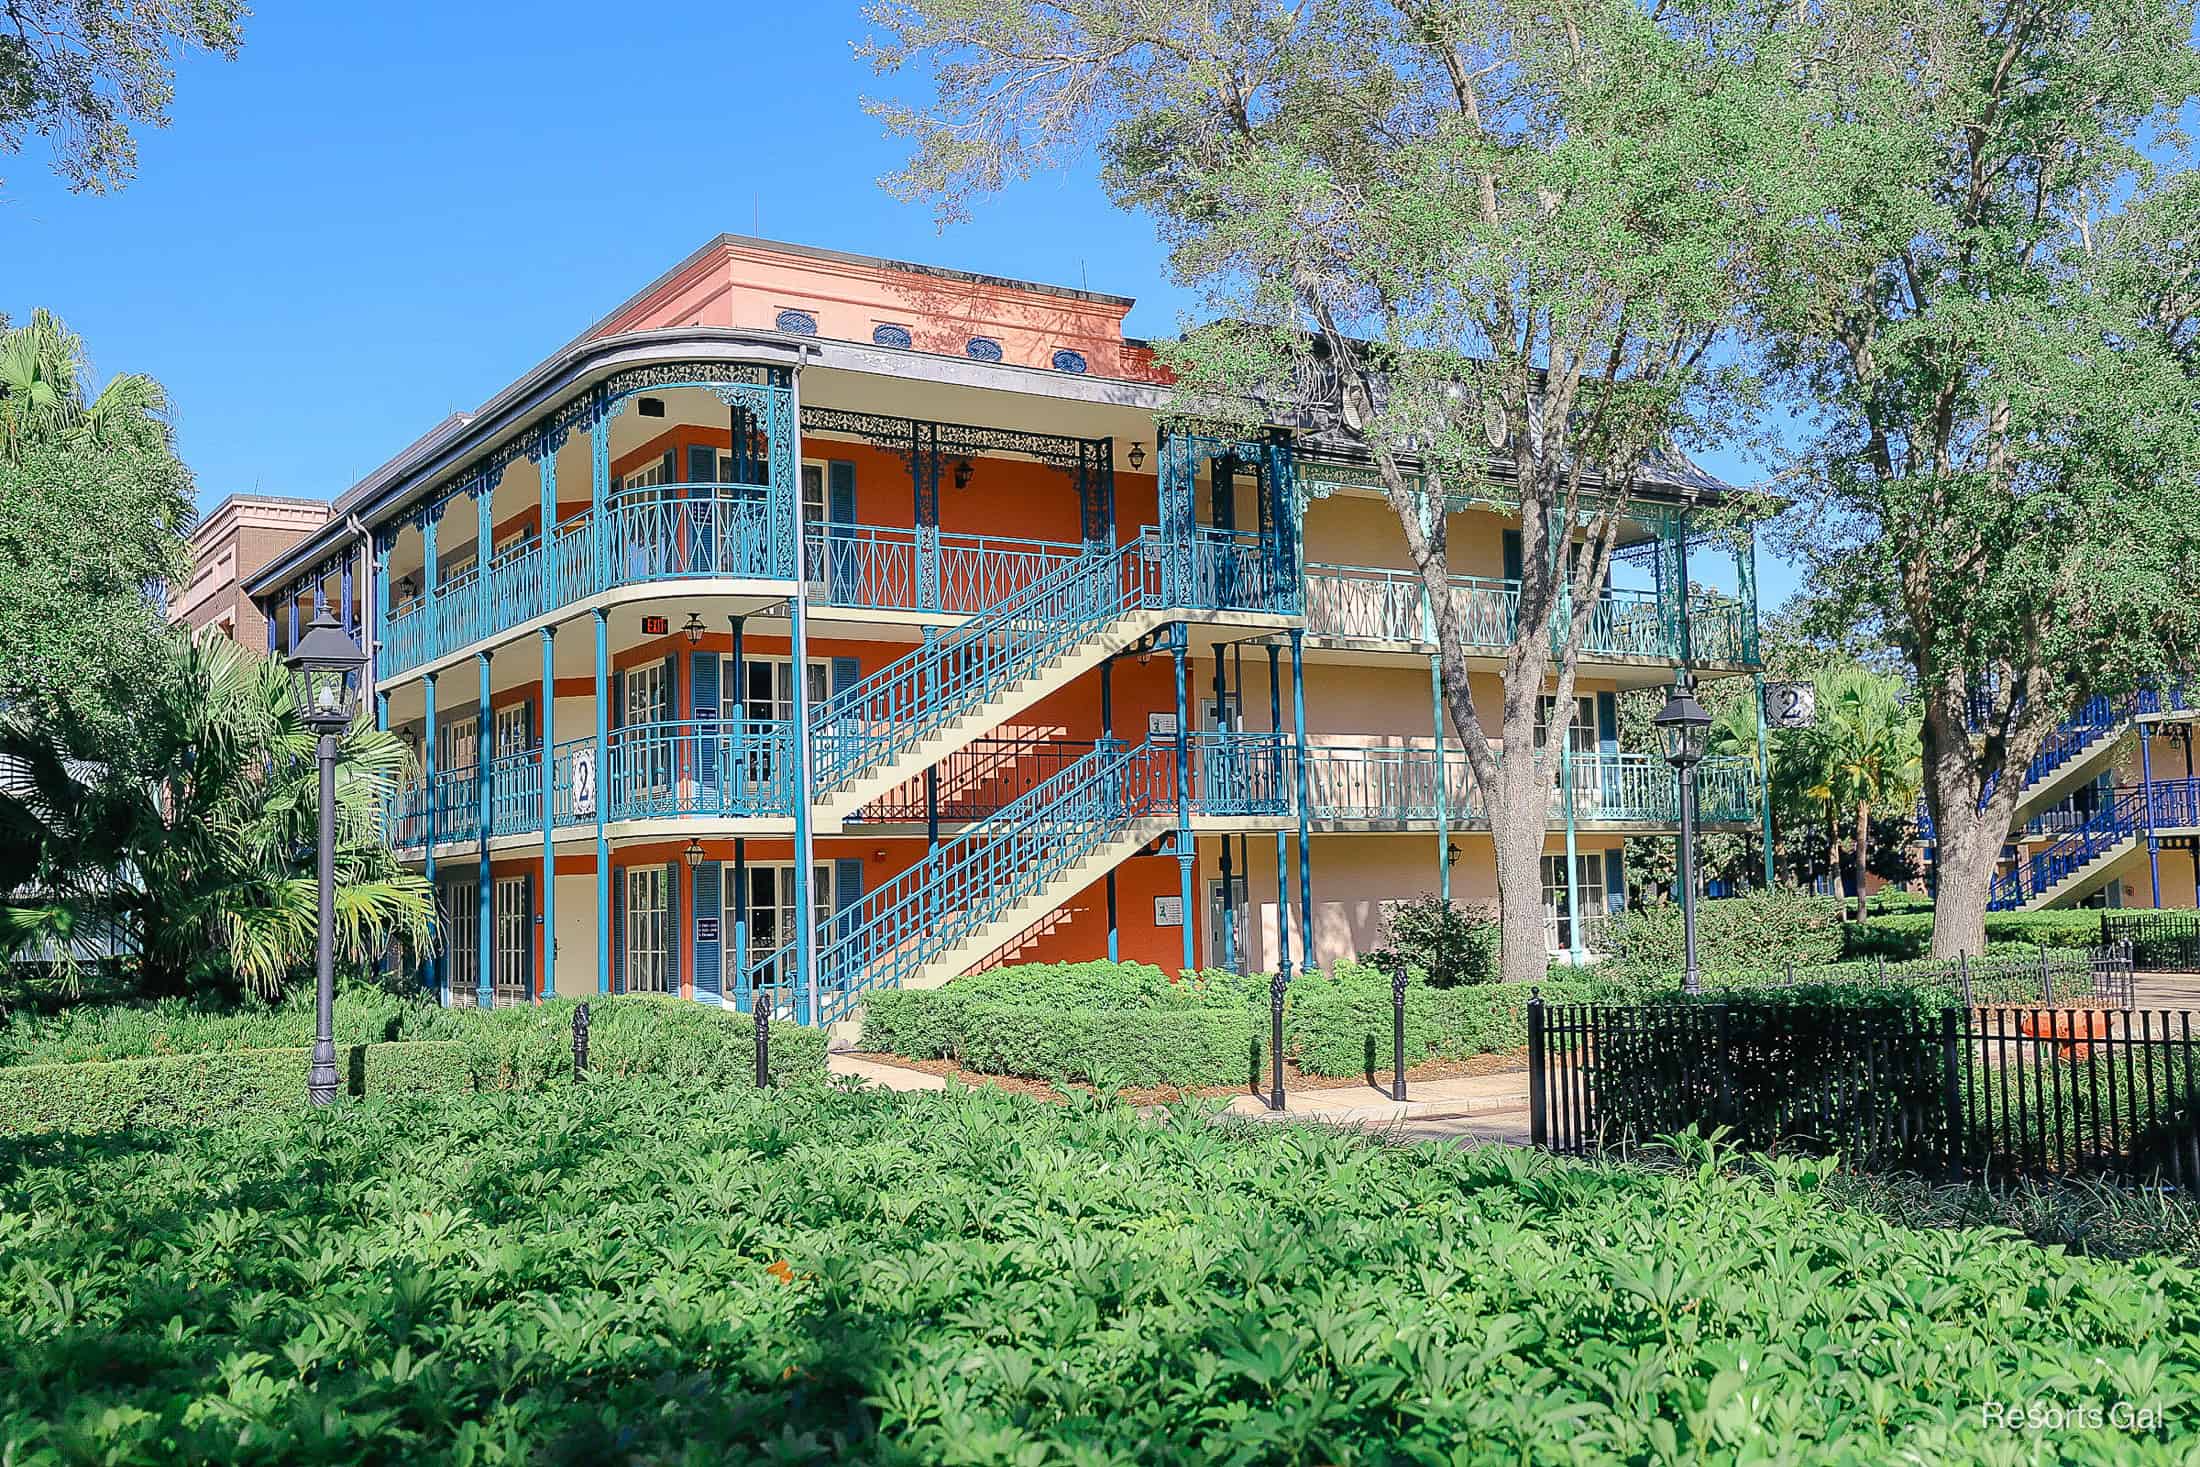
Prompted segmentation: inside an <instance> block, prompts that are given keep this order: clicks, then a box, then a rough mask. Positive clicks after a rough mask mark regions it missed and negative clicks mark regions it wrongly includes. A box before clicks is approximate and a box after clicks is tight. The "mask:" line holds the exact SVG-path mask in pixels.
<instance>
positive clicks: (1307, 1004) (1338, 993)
mask: <svg viewBox="0 0 2200 1467" xmlns="http://www.w3.org/2000/svg"><path fill="white" fill-rule="evenodd" d="M1538 992H1539V993H1541V994H1542V996H1543V998H1544V1000H1545V1001H1546V1002H1549V1003H1586V1002H1590V1001H1592V1000H1595V999H1600V998H1605V997H1608V996H1610V992H1611V990H1610V985H1608V984H1607V983H1605V982H1603V981H1602V980H1601V979H1600V978H1598V977H1597V976H1596V975H1595V974H1593V973H1591V972H1586V971H1585V972H1584V973H1582V974H1580V975H1577V976H1574V977H1571V978H1567V979H1553V980H1550V981H1547V982H1544V983H1542V984H1540V985H1537V986H1535V987H1534V988H1530V987H1528V986H1526V985H1522V984H1518V983H1479V984H1471V985H1467V986H1463V987H1457V988H1434V987H1431V986H1429V985H1428V984H1426V983H1423V982H1421V981H1419V975H1418V974H1409V981H1408V982H1407V984H1406V1063H1407V1065H1409V1066H1411V1065H1417V1064H1420V1063H1422V1062H1423V1061H1424V1060H1431V1059H1438V1060H1449V1059H1465V1058H1467V1057H1468V1056H1470V1055H1478V1054H1510V1053H1513V1052H1516V1051H1518V1050H1521V1049H1524V1048H1526V1047H1527V1043H1528V999H1529V997H1530V996H1531V995H1532V994H1533V993H1538ZM1392 1022H1393V1011H1392V1006H1391V986H1390V978H1389V976H1388V975H1387V974H1386V973H1385V972H1384V971H1383V970H1381V969H1379V968H1376V967H1372V966H1370V965H1368V964H1365V963H1339V964H1338V965H1337V966H1336V969H1335V970H1334V971H1332V972H1329V973H1319V972H1317V973H1314V974H1311V975H1308V976H1306V977H1302V978H1300V979H1299V980H1297V981H1296V982H1294V983H1293V984H1292V987H1291V999H1290V1003H1289V1005H1288V1006H1287V1007H1286V1009H1285V1011H1284V1026H1285V1027H1284V1038H1285V1042H1286V1044H1288V1045H1289V1046H1290V1050H1291V1057H1292V1058H1293V1059H1295V1060H1297V1061H1298V1063H1299V1066H1300V1068H1301V1069H1304V1070H1305V1071H1306V1072H1307V1073H1309V1074H1314V1075H1333V1076H1345V1075H1358V1074H1363V1073H1366V1071H1367V1069H1368V1056H1369V1054H1370V1053H1372V1054H1373V1055H1374V1058H1375V1069H1376V1070H1377V1071H1378V1072H1383V1071H1387V1070H1388V1069H1389V1067H1390V1045H1391V1028H1392ZM1371 1046H1372V1048H1371Z"/></svg>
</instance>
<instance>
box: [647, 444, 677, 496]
mask: <svg viewBox="0 0 2200 1467" xmlns="http://www.w3.org/2000/svg"><path fill="white" fill-rule="evenodd" d="M665 482H666V483H667V484H677V483H679V482H680V456H679V455H678V454H676V453H674V452H673V451H672V450H671V449H669V448H668V449H666V450H665ZM651 497H652V498H656V497H659V496H654V495H653V496H651Z"/></svg>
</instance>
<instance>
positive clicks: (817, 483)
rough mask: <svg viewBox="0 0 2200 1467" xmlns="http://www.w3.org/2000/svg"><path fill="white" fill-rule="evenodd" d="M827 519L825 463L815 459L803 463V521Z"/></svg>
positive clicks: (812, 521) (812, 523)
mask: <svg viewBox="0 0 2200 1467" xmlns="http://www.w3.org/2000/svg"><path fill="white" fill-rule="evenodd" d="M824 520H825V465H823V464H821V463H817V462H815V461H811V462H806V463H804V464H803V465H802V523H804V524H805V525H816V524H822V523H824Z"/></svg>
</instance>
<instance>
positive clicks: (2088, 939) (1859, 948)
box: [1841, 910, 2101, 962]
mask: <svg viewBox="0 0 2200 1467" xmlns="http://www.w3.org/2000/svg"><path fill="white" fill-rule="evenodd" d="M2100 940H2101V914H2100V913H2099V912H2096V911H2090V910H2087V911H2076V912H2067V911H2048V912H1989V913H1987V914H1986V947H1987V950H1988V951H1989V952H1992V951H1994V950H1995V949H1997V948H1998V949H2001V950H2003V951H2010V950H2014V949H2017V948H2035V947H2094V946H2097V945H2098V944H2099V943H2100ZM1932 946H1933V914H1932V913H1931V912H1930V911H1924V912H1890V913H1887V914H1886V915H1884V916H1873V917H1866V918H1865V919H1864V920H1863V921H1861V922H1851V923H1849V924H1848V926H1847V927H1846V928H1845V929H1844V930H1843V931H1842V933H1841V956H1842V957H1844V958H1885V959H1887V961H1889V962H1900V961H1904V960H1907V959H1910V958H1922V957H1925V956H1926V955H1928V954H1929V953H1930V952H1931V951H1932Z"/></svg>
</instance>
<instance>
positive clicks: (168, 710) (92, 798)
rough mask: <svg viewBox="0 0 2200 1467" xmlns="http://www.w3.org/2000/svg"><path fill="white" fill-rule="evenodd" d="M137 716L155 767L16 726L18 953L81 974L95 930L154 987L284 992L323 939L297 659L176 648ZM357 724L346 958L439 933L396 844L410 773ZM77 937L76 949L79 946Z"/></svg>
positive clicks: (1, 821) (9, 851)
mask: <svg viewBox="0 0 2200 1467" xmlns="http://www.w3.org/2000/svg"><path fill="white" fill-rule="evenodd" d="M164 646H165V647H166V649H167V658H166V661H165V663H164V667H163V674H164V675H163V676H162V677H161V678H159V679H158V680H157V683H156V685H155V686H153V687H150V688H147V689H145V690H144V693H143V696H142V698H141V700H140V703H139V705H138V706H137V707H136V708H135V709H133V710H132V712H133V715H134V718H135V720H136V723H137V725H138V731H139V733H140V735H141V737H142V743H141V745H140V747H141V749H142V750H143V751H144V752H143V753H142V754H141V755H140V756H138V757H139V758H141V759H142V760H143V767H134V768H127V769H113V770H109V769H103V768H100V767H98V766H91V765H85V764H83V763H81V762H80V761H74V760H71V759H70V758H69V757H68V756H67V754H66V752H65V751H62V750H60V749H57V748H55V747H54V745H53V742H52V734H51V732H50V730H48V729H45V728H42V727H40V726H38V725H35V724H33V723H31V722H30V721H29V720H27V719H23V718H19V717H17V718H0V892H9V893H14V895H11V896H8V897H7V898H5V900H0V953H4V954H5V955H6V956H10V957H14V956H18V955H20V954H22V953H23V952H24V951H25V950H26V949H31V948H39V949H42V950H44V951H46V952H48V953H51V954H54V955H55V958H56V961H57V962H58V963H59V964H60V965H61V966H62V967H63V968H64V969H69V968H71V967H72V965H73V963H74V961H75V957H74V954H75V952H76V950H77V949H78V948H79V947H80V946H81V945H82V942H81V935H82V934H84V933H86V932H121V933H126V934H127V935H128V940H129V946H130V948H131V949H132V951H133V952H134V955H135V962H136V965H137V967H138V970H139V974H138V976H139V980H140V983H141V985H142V986H143V987H144V988H145V989H146V990H148V991H150V992H155V993H173V992H182V991H187V990H189V989H192V988H196V987H199V986H202V985H204V984H206V983H208V982H213V983H216V984H228V983H232V982H234V983H237V984H241V985H243V986H245V987H249V988H252V989H254V990H257V991H259V992H261V993H266V994H273V993H274V992H276V991H278V990H279V989H280V988H281V986H282V983H283V980H284V979H285V978H286V977H288V976H289V975H291V974H292V973H295V972H298V971H300V970H302V969H303V968H304V966H305V965H306V963H307V962H308V960H309V959H310V958H311V957H312V954H313V948H314V943H315V940H316V937H317V935H318V907H317V904H316V887H315V876H314V871H313V853H314V847H315V837H316V834H317V830H318V822H319V818H320V816H319V782H318V781H319V774H318V769H317V767H316V765H315V762H314V752H315V744H316V735H315V734H314V732H313V731H312V730H311V729H309V728H307V727H306V725H305V724H304V723H303V722H302V721H301V720H300V719H299V717H298V710H297V706H296V701H295V697H294V694H293V692H292V689H291V681H290V678H289V676H288V673H287V671H286V669H285V668H284V667H283V666H282V664H280V663H278V662H275V661H272V660H269V661H260V660H258V659H255V658H251V657H249V656H247V655H246V654H244V653H243V652H241V651H239V650H238V649H237V648H236V647H235V646H233V645H231V644H230V643H228V642H227V641H224V640H223V639H221V638H219V637H218V636H211V635H209V636H204V637H193V636H189V635H186V634H183V633H180V632H179V633H176V634H174V635H172V636H171V637H170V638H169V639H168V640H167V641H166V643H165V644H164ZM409 757H410V756H409V755H408V753H407V751H406V749H405V746H404V744H403V743H402V742H400V741H399V740H398V739H397V738H396V736H395V735H393V734H390V733H388V732H386V731H383V730H378V729H375V728H373V727H371V726H369V725H367V724H365V723H358V724H354V725H353V727H352V729H351V730H350V731H349V732H348V733H346V734H345V735H344V737H343V738H342V740H341V741H340V743H339V746H338V754H337V765H336V804H337V820H336V827H337V828H336V942H337V949H338V952H339V954H340V955H341V956H342V957H343V958H344V959H345V960H346V961H353V962H360V961H367V960H370V959H372V958H373V957H374V956H376V955H377V954H379V953H381V952H383V951H385V950H387V948H388V946H389V945H390V943H391V941H392V940H393V939H399V938H402V939H404V940H405V941H406V942H407V943H408V944H410V945H412V946H413V947H415V948H421V947H425V946H426V945H427V944H428V943H429V942H430V941H431V940H432V937H433V932H434V903H433V899H432V894H431V893H430V891H429V889H428V885H427V883H426V882H425V881H424V880H423V879H422V878H421V877H420V876H419V875H418V874H416V873H414V872H410V871H406V870H404V869H403V868H401V867H400V866H399V865H398V864H397V862H396V860H395V859H394V858H393V857H392V855H391V854H390V852H389V850H388V848H387V846H386V845H385V844H384V843H383V828H382V823H383V814H384V812H385V811H386V810H387V809H388V807H389V802H390V800H391V799H392V798H393V796H394V794H395V792H396V789H397V786H398V783H399V781H400V780H401V779H402V778H403V777H404V774H405V772H406V769H407V765H408V762H409ZM72 934H73V935H74V938H73V939H72Z"/></svg>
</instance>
